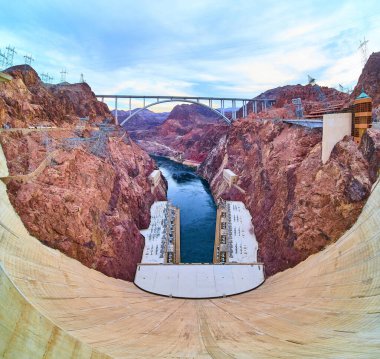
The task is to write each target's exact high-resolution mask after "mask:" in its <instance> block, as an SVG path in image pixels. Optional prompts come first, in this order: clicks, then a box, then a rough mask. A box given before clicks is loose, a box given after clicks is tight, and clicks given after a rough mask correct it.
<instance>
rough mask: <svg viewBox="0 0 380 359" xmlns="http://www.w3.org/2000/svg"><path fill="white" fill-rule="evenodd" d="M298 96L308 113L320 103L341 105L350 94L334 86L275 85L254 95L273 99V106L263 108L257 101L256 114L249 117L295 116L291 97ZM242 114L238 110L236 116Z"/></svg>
mask: <svg viewBox="0 0 380 359" xmlns="http://www.w3.org/2000/svg"><path fill="white" fill-rule="evenodd" d="M295 98H300V99H301V101H302V107H303V109H304V113H305V114H308V113H310V112H311V111H312V110H314V109H315V108H316V107H317V108H319V107H320V106H321V105H323V106H325V107H328V106H331V105H335V106H337V107H343V106H344V104H345V103H346V102H347V101H348V100H349V98H350V96H349V95H348V94H346V93H344V92H341V91H338V90H336V89H334V88H330V87H326V86H315V85H306V86H303V85H299V84H298V85H287V86H281V87H276V88H274V89H270V90H267V91H265V92H263V93H261V94H260V95H258V96H256V97H255V98H254V99H255V100H260V99H269V100H275V101H276V103H275V104H274V106H273V107H271V108H268V109H266V110H264V109H263V108H262V104H261V103H260V102H259V103H258V112H259V113H258V114H251V113H250V114H249V117H250V118H266V119H271V118H272V119H273V118H276V119H284V118H295V115H296V113H295V109H296V108H295V106H294V105H293V104H292V99H295ZM247 106H248V109H249V111H250V110H251V108H252V103H251V102H249V103H248V105H247ZM242 116H243V111H242V109H240V110H239V112H238V117H239V118H240V117H242Z"/></svg>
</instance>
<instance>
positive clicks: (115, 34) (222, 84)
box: [0, 0, 380, 98]
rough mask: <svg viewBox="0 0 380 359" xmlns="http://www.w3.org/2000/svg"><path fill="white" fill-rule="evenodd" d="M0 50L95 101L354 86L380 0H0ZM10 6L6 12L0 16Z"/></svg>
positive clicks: (374, 33)
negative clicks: (98, 97) (82, 85)
mask: <svg viewBox="0 0 380 359" xmlns="http://www.w3.org/2000/svg"><path fill="white" fill-rule="evenodd" d="M0 5H2V6H1V9H3V10H2V11H1V12H0V49H1V50H2V51H4V50H5V47H6V46H8V45H11V46H14V47H15V49H16V51H17V54H16V55H15V58H14V64H22V63H24V57H23V56H24V55H32V56H33V58H34V61H33V63H32V66H33V67H34V68H35V69H36V71H37V72H38V73H39V74H41V73H49V74H50V75H51V76H53V77H54V80H53V82H60V79H61V75H60V72H61V71H62V69H66V70H67V75H66V79H67V81H68V82H79V80H80V75H81V73H83V74H84V78H85V80H86V81H87V82H88V84H89V85H90V86H91V87H92V89H93V91H94V92H95V93H96V94H119V95H124V94H130V95H132V94H133V95H141V94H144V95H173V96H174V95H179V96H187V95H189V96H214V97H223V96H225V97H244V98H252V97H254V96H256V95H258V94H260V93H261V92H263V91H265V90H268V89H270V88H274V87H277V86H283V85H287V84H298V83H299V84H307V75H308V74H309V75H311V76H312V77H314V78H316V81H317V83H318V84H320V85H325V86H331V87H336V88H338V86H339V84H341V85H343V86H344V87H345V88H353V87H354V86H355V84H356V82H357V79H358V77H359V75H360V73H361V70H362V67H363V62H362V53H361V51H360V50H359V49H358V47H359V44H360V42H361V41H362V40H363V39H364V37H365V38H366V39H367V40H368V55H369V54H371V53H372V52H376V51H380V22H379V19H380V1H379V0H357V1H351V0H347V1H338V0H320V1H312V0H310V1H307V0H302V1H298V0H287V1H278V0H277V1H276V0H273V1H272V0H265V1H260V0H259V1H256V0H188V1H185V0H183V1H181V0H177V1H169V0H133V1H130V0H124V1H122V0H106V1H104V0H102V1H98V0H91V1H88V0H76V1H72V0H60V1H55V0H50V1H48V0H12V1H9V0H7V1H4V0H0ZM4 9H5V10H4Z"/></svg>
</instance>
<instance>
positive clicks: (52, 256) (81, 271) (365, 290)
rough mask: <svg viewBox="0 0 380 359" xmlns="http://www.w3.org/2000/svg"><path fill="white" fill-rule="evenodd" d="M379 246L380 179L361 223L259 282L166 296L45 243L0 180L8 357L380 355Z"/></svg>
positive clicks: (2, 346) (4, 354)
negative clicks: (194, 296) (230, 290)
mask: <svg viewBox="0 0 380 359" xmlns="http://www.w3.org/2000/svg"><path fill="white" fill-rule="evenodd" d="M0 171H1V172H3V173H1V176H0V177H3V176H6V175H7V173H5V172H6V169H5V168H4V166H3V164H2V165H1V166H0ZM379 248H380V184H379V181H378V182H377V183H376V184H375V185H374V188H373V191H372V194H371V196H370V198H369V200H368V202H367V204H366V206H365V207H364V209H363V212H362V214H361V215H360V217H359V219H358V221H357V223H356V224H355V225H354V226H353V227H352V228H351V230H349V231H348V232H347V233H346V234H345V235H343V236H342V237H341V238H340V239H339V240H338V241H337V242H336V243H335V244H332V245H330V246H329V247H328V248H326V249H325V250H323V251H322V252H320V253H318V254H315V255H313V256H311V257H309V258H308V259H307V260H305V261H304V262H302V263H300V264H299V265H297V266H296V267H295V268H292V269H289V270H286V271H284V272H282V273H278V274H276V275H274V276H273V277H270V278H269V279H267V281H266V282H265V283H264V284H263V285H262V286H260V287H259V288H258V289H256V290H254V291H251V292H248V293H245V294H241V295H237V296H233V297H227V298H219V299H204V300H188V299H175V298H166V297H161V296H157V295H153V294H149V293H146V292H144V291H142V290H140V289H138V288H137V287H136V286H135V285H134V284H133V283H129V282H124V281H121V280H116V279H113V278H109V277H107V276H105V275H103V274H101V273H99V272H96V271H94V270H91V269H89V268H87V267H85V266H83V265H82V264H80V263H79V262H78V261H76V260H73V259H70V258H68V257H66V256H65V255H63V254H61V253H60V252H58V251H56V250H52V249H50V248H48V247H46V246H44V245H43V244H41V243H40V242H39V241H38V240H37V239H35V238H33V237H32V236H30V235H29V234H28V232H27V231H26V229H25V227H24V226H23V224H22V222H21V220H20V218H19V217H18V215H17V214H16V213H15V211H14V209H13V208H12V206H11V204H10V202H9V200H8V196H7V193H6V186H5V185H4V184H3V183H2V182H1V181H0V263H1V265H0V357H1V358H17V359H23V358H28V359H29V358H33V359H35V358H345V359H347V358H366V359H368V358H378V357H379V353H380V255H379V254H380V251H379Z"/></svg>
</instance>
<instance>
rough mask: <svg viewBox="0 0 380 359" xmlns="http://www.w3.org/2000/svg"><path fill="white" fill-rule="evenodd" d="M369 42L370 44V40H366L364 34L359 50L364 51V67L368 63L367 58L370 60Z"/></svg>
mask: <svg viewBox="0 0 380 359" xmlns="http://www.w3.org/2000/svg"><path fill="white" fill-rule="evenodd" d="M367 44H368V40H366V39H365V36H364V40H363V41H360V45H359V47H358V50H360V51H361V53H362V62H363V67H364V66H365V64H366V63H367V60H368V52H367V51H368V49H367Z"/></svg>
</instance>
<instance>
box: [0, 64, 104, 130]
mask: <svg viewBox="0 0 380 359" xmlns="http://www.w3.org/2000/svg"><path fill="white" fill-rule="evenodd" d="M4 72H6V73H7V74H9V75H11V76H12V77H13V80H12V81H10V82H4V83H0V126H3V125H4V124H7V125H10V126H11V127H17V128H18V127H28V126H29V125H34V124H44V123H45V124H49V125H55V126H59V127H69V126H70V125H72V124H74V123H75V122H76V121H77V120H78V118H79V117H86V116H88V117H89V119H90V120H96V119H99V118H100V119H104V118H106V117H107V118H112V115H111V113H110V112H109V110H108V107H107V105H106V104H104V103H102V102H99V101H97V100H96V97H95V94H94V93H93V92H92V91H91V88H90V86H88V84H86V83H80V84H73V85H70V84H67V83H64V84H59V85H49V84H44V83H43V82H42V81H41V79H40V78H39V76H38V74H37V73H36V71H35V70H34V69H33V68H31V67H30V66H28V65H20V66H14V67H11V68H9V69H7V70H5V71H4Z"/></svg>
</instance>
